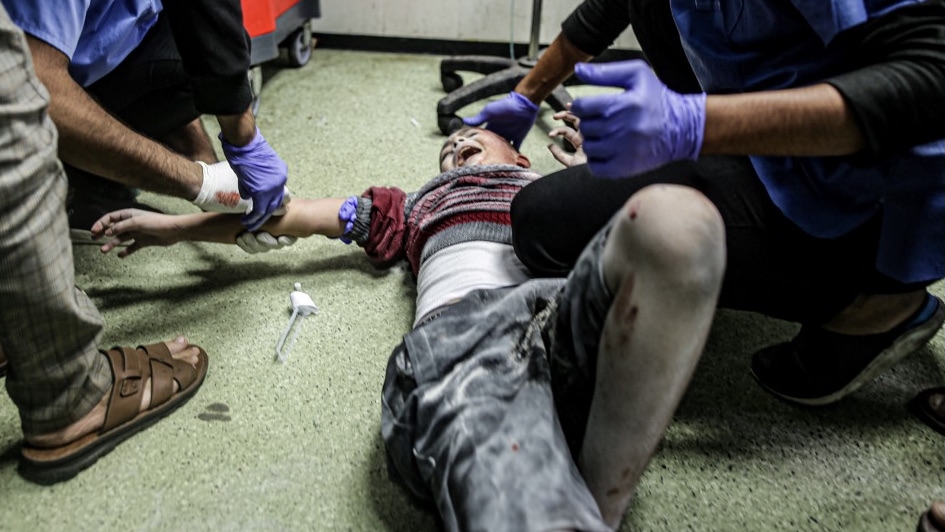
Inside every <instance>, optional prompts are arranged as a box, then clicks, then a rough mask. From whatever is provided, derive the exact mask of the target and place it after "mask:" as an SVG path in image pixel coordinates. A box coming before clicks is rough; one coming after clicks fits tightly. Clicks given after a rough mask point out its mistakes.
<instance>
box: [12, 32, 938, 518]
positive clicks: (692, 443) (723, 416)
mask: <svg viewBox="0 0 945 532" xmlns="http://www.w3.org/2000/svg"><path fill="white" fill-rule="evenodd" d="M438 61H439V59H438V58H437V57H434V56H409V55H388V54H377V53H360V52H344V51H335V50H322V49H317V50H316V51H315V53H314V55H313V59H312V62H311V63H310V64H309V65H308V66H306V67H304V68H302V69H298V70H288V69H285V70H273V69H267V74H268V77H267V81H266V84H265V86H264V89H263V96H262V98H263V99H262V105H261V108H260V111H259V124H260V127H261V128H262V130H263V132H264V133H265V134H266V137H267V138H268V140H269V141H270V143H271V144H272V145H273V146H275V148H276V149H277V150H278V151H279V153H280V154H281V155H282V157H283V158H284V159H285V160H286V161H287V162H288V164H289V167H290V187H291V188H292V190H293V191H294V192H295V194H296V195H297V196H303V197H315V196H323V195H330V196H338V195H348V194H351V193H360V192H361V191H362V190H363V189H364V188H366V187H367V186H368V185H371V184H389V185H398V186H401V187H403V188H406V189H413V188H415V187H417V186H419V185H420V184H422V183H423V182H424V181H426V180H427V179H428V178H430V177H432V176H433V175H434V174H435V173H436V161H437V153H438V151H439V147H440V144H441V142H442V137H441V136H440V135H439V132H438V130H437V128H436V113H435V108H436V103H437V101H438V100H439V98H441V97H442V95H443V93H442V89H441V87H440V86H439V74H438V72H439V71H438ZM582 90H587V89H581V88H578V89H576V90H575V92H578V93H580V92H582ZM471 107H472V108H471V109H470V111H472V110H473V109H474V108H475V107H478V106H471ZM546 111H547V109H546ZM464 114H465V113H464ZM549 115H550V113H549V112H546V113H545V114H544V118H543V121H542V123H541V124H540V129H543V130H544V131H547V130H548V129H549V128H548V118H549ZM545 144H546V141H545V140H544V138H543V134H542V132H541V131H540V130H539V129H536V130H534V131H533V132H532V134H531V135H530V136H529V137H528V139H527V140H526V143H525V145H524V148H523V151H524V152H525V153H527V154H529V155H530V156H531V157H532V159H533V162H534V163H535V167H536V168H537V169H538V170H539V171H540V172H548V171H551V170H553V169H555V168H557V163H555V162H554V161H553V159H551V157H550V156H549V155H548V154H547V153H546V151H545V148H544V146H545ZM143 199H144V200H145V201H147V202H149V203H152V204H153V205H155V206H158V207H161V208H162V209H164V210H166V211H168V212H191V211H193V210H194V208H193V207H192V206H190V205H189V204H187V203H185V202H182V201H177V200H170V199H166V198H156V197H154V196H151V195H147V194H145V195H144V196H143ZM76 268H77V271H78V275H77V279H78V283H79V284H80V286H82V287H83V288H84V289H86V290H87V291H88V293H89V294H90V295H91V296H92V298H93V299H94V300H95V301H96V303H97V304H98V305H99V307H100V309H101V311H102V313H103V315H104V316H105V318H106V321H107V324H108V328H107V331H106V333H105V337H104V338H103V342H102V343H103V345H112V344H115V343H130V342H138V343H144V342H152V341H159V340H163V339H167V338H170V337H172V336H173V335H175V334H177V333H183V334H186V335H187V336H188V337H190V339H191V340H192V341H194V342H196V343H199V344H200V345H202V346H204V347H205V348H206V350H207V351H208V352H209V354H210V360H211V367H210V373H209V375H208V377H207V380H206V383H205V384H204V386H203V388H202V389H201V390H200V392H199V393H198V394H197V395H196V396H195V397H194V399H193V400H191V401H190V402H189V403H188V404H187V405H185V406H184V407H183V408H181V409H180V410H179V411H178V412H176V413H175V414H173V415H172V416H170V417H168V418H167V419H165V420H164V421H162V422H160V423H159V424H157V425H155V426H154V427H153V428H151V429H149V430H147V431H145V432H143V433H141V434H139V435H138V436H135V437H134V438H132V439H131V440H129V441H128V442H126V443H124V444H122V445H121V446H119V447H118V449H116V450H115V451H114V452H112V453H111V454H109V455H108V456H106V457H105V458H103V459H102V460H101V461H100V462H99V463H98V464H96V465H95V466H94V467H92V468H91V469H89V470H87V471H85V472H83V473H82V474H80V475H79V476H78V477H77V478H76V479H74V480H72V481H69V482H66V483H63V484H60V485H57V486H54V487H51V488H43V487H39V486H35V485H32V484H29V483H27V482H25V481H24V480H22V479H21V478H20V477H19V476H18V475H17V474H16V456H17V445H18V441H19V439H20V437H21V433H20V429H19V422H18V418H17V417H16V413H15V410H14V408H13V405H12V404H11V403H10V402H9V399H8V398H7V396H6V395H5V394H0V530H16V531H20V530H22V531H34V530H39V531H59V530H62V531H67V530H68V531H72V530H95V531H117V530H141V531H147V530H157V531H165V530H212V531H226V530H233V531H247V530H266V531H270V530H316V531H322V530H328V531H334V530H353V531H378V530H390V531H396V530H404V531H435V530H437V525H436V522H435V520H434V519H433V517H432V516H431V515H430V514H429V513H427V511H426V510H424V509H422V508H419V507H417V506H415V505H414V504H413V503H411V501H410V500H409V499H408V498H407V497H406V496H405V495H404V493H403V492H402V491H400V490H399V488H397V487H396V486H395V485H394V484H392V483H391V482H390V481H389V480H388V478H387V473H386V468H385V463H384V451H383V447H382V445H381V442H380V438H379V435H378V432H379V416H380V406H379V395H380V386H381V382H382V380H383V372H384V366H385V362H386V358H387V355H388V353H389V352H390V350H391V348H392V347H393V346H394V345H395V344H396V343H397V342H398V341H399V338H400V336H401V335H402V334H403V333H405V332H406V331H407V330H408V328H409V325H410V323H411V317H412V312H413V296H414V288H413V285H412V282H411V280H410V278H409V275H408V274H407V273H406V272H405V271H404V270H403V269H396V270H393V271H390V272H378V271H375V270H374V269H373V268H372V267H371V266H369V265H368V264H367V262H366V261H365V259H364V258H363V256H362V254H361V252H360V251H359V249H358V248H356V247H346V246H344V245H342V244H340V243H339V242H336V241H329V240H325V239H318V238H313V239H308V240H306V241H301V242H299V243H298V244H296V245H295V246H293V247H291V248H289V249H286V250H283V251H281V252H278V253H269V254H266V255H255V256H250V255H246V254H244V253H243V252H242V251H240V250H239V249H238V248H236V247H235V246H234V247H227V246H223V245H204V244H199V245H194V244H187V245H178V246H176V247H173V248H168V249H148V250H145V251H144V252H141V253H139V254H137V255H134V256H132V257H130V258H128V259H126V260H124V261H122V260H119V259H117V258H116V257H113V256H101V255H100V254H99V253H98V251H97V250H96V249H95V248H94V247H78V248H76ZM295 282H301V283H302V286H303V289H304V290H306V291H307V292H309V293H310V294H311V295H312V297H313V299H314V300H315V302H316V304H317V305H318V306H319V308H320V313H319V314H318V315H317V316H315V317H312V318H309V319H307V320H306V322H305V324H304V326H303V328H302V331H301V334H300V335H299V338H298V341H297V342H296V344H295V347H294V349H293V351H292V353H291V354H290V357H289V360H288V362H287V363H286V364H284V365H282V364H278V363H274V362H273V347H274V345H275V343H276V340H277V339H278V337H279V335H280V333H281V332H282V329H283V327H284V326H285V324H286V320H287V318H288V308H289V299H288V294H289V292H290V291H291V289H292V285H293V283H295ZM935 291H936V292H937V293H938V294H942V293H943V286H942V285H941V284H939V285H937V286H936V287H935ZM794 330H795V329H794V327H793V326H792V325H790V324H785V323H782V322H777V321H774V320H768V319H765V318H761V317H758V316H755V315H749V314H742V313H734V312H723V313H721V314H720V315H719V316H718V319H717V321H716V325H715V328H714V331H713V334H712V337H711V338H710V341H709V343H708V346H707V348H706V354H705V356H704V357H703V360H702V362H701V364H700V366H699V369H698V372H697V375H696V378H695V381H694V382H693V384H692V387H691V388H690V390H689V392H688V394H687V396H686V398H685V399H684V401H683V404H682V406H681V407H680V409H679V411H678V413H677V416H676V421H675V423H674V424H673V425H672V427H671V428H670V429H669V431H668V433H667V436H666V439H665V441H664V442H663V445H662V446H661V449H660V450H659V453H658V454H657V455H656V456H655V457H654V459H653V461H652V462H651V464H650V467H649V469H648V470H647V473H646V475H645V476H644V479H643V482H642V484H641V486H640V488H639V490H638V496H637V498H636V501H635V502H634V504H633V506H632V508H631V511H630V513H629V515H628V517H627V518H626V520H625V522H624V526H623V530H625V531H628V530H641V531H643V530H646V531H650V530H652V531H662V530H697V531H707V530H718V531H731V530H747V531H759V530H811V531H820V530H855V531H905V532H909V531H911V530H914V527H915V523H916V520H917V518H918V516H919V513H920V512H921V511H923V510H924V509H925V508H926V507H927V505H928V502H929V500H931V499H932V498H933V497H939V498H941V497H943V496H945V489H943V479H945V476H943V457H945V447H943V441H942V438H941V437H939V436H937V435H935V434H934V433H933V432H932V431H931V430H929V429H927V428H925V427H924V426H923V425H921V424H919V423H918V422H917V421H915V420H913V419H912V418H911V417H910V416H909V415H908V414H907V413H906V411H905V410H904V408H903V404H904V403H905V401H906V400H907V399H908V398H909V397H911V396H912V395H913V393H914V392H916V391H918V390H919V389H921V388H923V387H925V386H929V385H934V384H938V383H941V382H943V381H945V376H943V360H942V359H943V352H945V347H943V338H942V333H939V335H938V336H937V337H936V339H935V340H934V342H933V343H932V344H931V346H930V347H927V348H925V349H923V350H921V351H920V352H919V353H917V354H916V355H914V356H912V357H910V358H909V359H907V360H906V362H904V363H903V364H901V365H900V366H898V367H897V368H895V369H894V370H893V371H891V372H890V373H888V374H887V375H884V376H883V377H882V378H881V379H880V380H879V381H877V382H875V383H873V384H871V385H869V386H868V387H867V388H865V389H864V390H863V391H861V392H860V393H858V394H856V395H855V396H854V397H852V398H850V399H848V400H845V401H843V402H842V403H840V404H839V405H836V406H834V407H829V408H825V409H821V410H805V409H799V408H795V407H791V406H788V405H786V404H783V403H781V402H778V401H775V400H774V399H772V398H771V397H770V396H768V395H767V394H765V393H764V392H762V391H761V389H760V388H759V387H758V386H757V385H756V384H755V383H754V381H753V380H752V379H751V377H750V376H749V373H748V361H749V356H750V353H751V352H752V351H754V350H755V349H757V348H759V347H761V346H764V345H767V344H770V343H774V342H777V341H781V340H783V339H786V338H788V337H790V336H791V335H792V334H793V332H794Z"/></svg>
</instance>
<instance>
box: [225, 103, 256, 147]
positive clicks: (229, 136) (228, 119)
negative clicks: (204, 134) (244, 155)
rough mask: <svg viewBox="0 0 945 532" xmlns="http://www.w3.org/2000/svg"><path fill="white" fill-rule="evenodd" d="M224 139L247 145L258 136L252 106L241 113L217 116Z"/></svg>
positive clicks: (235, 143)
mask: <svg viewBox="0 0 945 532" xmlns="http://www.w3.org/2000/svg"><path fill="white" fill-rule="evenodd" d="M217 122H218V123H219V124H220V133H222V134H223V139H224V140H226V141H227V142H228V143H230V144H232V145H234V146H245V145H247V144H249V143H250V142H251V141H252V140H253V138H254V137H255V136H256V117H254V116H253V111H252V108H251V107H248V108H247V109H246V112H244V113H243V114H241V115H220V116H217Z"/></svg>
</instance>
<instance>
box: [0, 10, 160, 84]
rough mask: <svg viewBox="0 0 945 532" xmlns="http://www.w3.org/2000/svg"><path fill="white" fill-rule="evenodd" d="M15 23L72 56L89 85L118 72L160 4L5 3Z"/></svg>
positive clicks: (75, 70)
mask: <svg viewBox="0 0 945 532" xmlns="http://www.w3.org/2000/svg"><path fill="white" fill-rule="evenodd" d="M0 1H2V2H3V6H4V7H5V8H6V10H7V12H8V13H9V14H10V18H11V19H12V20H13V22H14V23H15V24H16V25H17V26H19V27H20V29H22V30H23V31H24V32H26V33H28V34H30V35H32V36H33V37H36V38H38V39H40V40H42V41H45V42H46V43H48V44H49V45H51V46H53V47H55V48H56V49H58V50H59V51H61V52H62V53H64V54H65V55H66V56H67V57H69V61H70V62H69V73H70V74H71V75H72V78H73V79H74V80H76V82H77V83H78V84H80V85H82V86H83V87H88V86H89V85H91V84H92V83H95V82H96V81H98V80H99V79H101V78H102V77H103V76H105V75H106V74H108V73H109V72H111V71H112V70H114V68H115V67H116V66H118V65H119V63H121V62H122V61H123V60H124V59H125V58H126V57H128V54H130V53H131V51H132V50H134V49H135V48H137V46H138V45H139V44H141V41H142V40H143V39H144V36H145V34H147V32H148V30H149V29H151V27H152V26H154V24H155V23H156V22H157V19H158V13H160V11H161V9H162V7H163V6H162V4H161V0H57V1H56V2H43V1H37V0H0Z"/></svg>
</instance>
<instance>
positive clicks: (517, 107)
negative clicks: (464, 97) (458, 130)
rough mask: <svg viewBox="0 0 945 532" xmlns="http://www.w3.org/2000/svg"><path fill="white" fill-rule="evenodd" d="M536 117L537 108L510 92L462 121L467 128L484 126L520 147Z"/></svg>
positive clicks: (529, 101) (532, 103) (527, 100)
mask: <svg viewBox="0 0 945 532" xmlns="http://www.w3.org/2000/svg"><path fill="white" fill-rule="evenodd" d="M537 117H538V106H537V105H535V103H534V102H532V101H531V100H529V99H528V98H526V97H525V96H523V95H521V94H519V93H517V92H514V91H513V92H510V93H509V94H508V95H507V96H506V97H505V98H503V99H501V100H496V101H492V102H489V103H487V104H486V106H485V107H483V109H482V111H480V112H479V114H477V115H475V116H473V117H471V118H468V119H463V122H464V123H465V124H466V125H468V126H480V125H482V124H483V123H485V124H486V129H488V130H489V131H492V132H493V133H496V134H498V135H501V136H502V137H504V138H505V139H506V140H508V141H509V142H510V143H511V144H512V145H513V146H515V147H516V148H517V147H520V146H521V144H522V141H524V140H525V136H526V135H528V131H529V130H530V129H531V128H532V125H534V124H535V119H536V118H537Z"/></svg>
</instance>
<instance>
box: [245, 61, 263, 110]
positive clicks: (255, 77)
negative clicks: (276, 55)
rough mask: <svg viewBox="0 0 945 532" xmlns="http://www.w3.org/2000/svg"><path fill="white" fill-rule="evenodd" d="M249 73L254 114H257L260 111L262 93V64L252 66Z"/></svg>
mask: <svg viewBox="0 0 945 532" xmlns="http://www.w3.org/2000/svg"><path fill="white" fill-rule="evenodd" d="M247 75H248V76H249V88H250V90H251V91H252V93H253V116H256V113H257V112H259V101H260V99H261V97H260V94H261V93H262V84H263V73H262V66H260V65H256V66H252V67H250V68H249V72H247Z"/></svg>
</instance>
